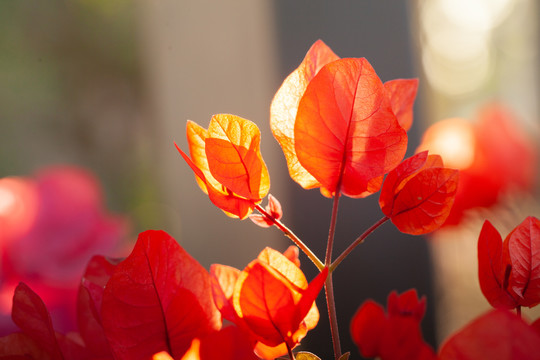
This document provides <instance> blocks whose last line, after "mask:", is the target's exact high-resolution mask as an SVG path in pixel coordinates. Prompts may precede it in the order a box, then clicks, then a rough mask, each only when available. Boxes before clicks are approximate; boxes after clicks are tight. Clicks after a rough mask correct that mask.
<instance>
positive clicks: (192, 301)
mask: <svg viewBox="0 0 540 360" xmlns="http://www.w3.org/2000/svg"><path fill="white" fill-rule="evenodd" d="M209 289H210V277H209V275H208V272H207V271H206V270H205V269H204V268H203V267H202V266H201V265H200V264H199V263H198V262H197V261H196V260H194V259H193V258H192V257H191V256H190V255H189V254H188V253H186V252H185V251H184V250H183V249H182V248H181V247H180V245H178V243H177V242H176V241H175V240H174V239H173V238H172V237H171V236H169V235H168V234H167V233H165V232H162V231H146V232H143V233H141V234H140V235H139V239H138V241H137V243H136V245H135V247H134V249H133V252H132V253H131V255H129V257H127V258H126V260H124V261H123V262H121V263H120V264H118V265H117V266H116V268H115V269H114V271H113V273H112V276H111V278H110V279H109V281H108V283H107V286H106V288H105V291H104V292H103V300H102V306H101V321H102V324H103V328H104V330H105V335H106V337H107V340H108V342H109V344H110V347H111V349H112V352H113V354H114V357H115V359H117V360H121V359H130V360H136V359H141V360H142V359H149V358H150V357H151V356H152V355H153V354H155V353H157V352H159V351H167V352H169V353H170V354H171V355H172V356H173V357H178V358H180V357H181V356H182V355H183V354H184V353H185V352H186V351H187V349H188V348H189V347H190V345H191V342H192V340H193V339H195V338H198V337H203V336H205V335H207V334H209V333H211V332H213V331H216V330H218V329H219V328H220V326H221V321H220V315H219V312H218V311H217V309H216V307H215V305H214V303H213V300H212V294H211V293H210V291H209Z"/></svg>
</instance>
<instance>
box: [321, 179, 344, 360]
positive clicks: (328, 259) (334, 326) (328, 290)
mask: <svg viewBox="0 0 540 360" xmlns="http://www.w3.org/2000/svg"><path fill="white" fill-rule="evenodd" d="M340 195H341V193H340V191H339V186H338V187H337V189H336V195H335V196H334V204H333V205H332V218H331V219H330V229H329V230H328V242H327V243H326V256H325V260H324V263H325V265H326V266H330V264H331V263H332V248H333V245H334V236H335V233H336V223H337V214H338V206H339V197H340ZM324 289H325V294H326V305H327V307H328V317H329V318H330V331H331V333H332V343H333V345H334V356H335V358H336V360H338V359H339V358H340V357H341V342H340V340H339V329H338V322H337V315H336V302H335V299H334V284H333V282H332V274H331V273H329V274H328V277H327V278H326V282H325V284H324Z"/></svg>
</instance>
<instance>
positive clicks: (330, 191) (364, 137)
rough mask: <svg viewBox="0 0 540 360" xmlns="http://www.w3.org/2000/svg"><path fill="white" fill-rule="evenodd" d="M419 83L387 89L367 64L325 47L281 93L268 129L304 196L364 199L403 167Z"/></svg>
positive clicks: (312, 52) (316, 49) (318, 47)
mask: <svg viewBox="0 0 540 360" xmlns="http://www.w3.org/2000/svg"><path fill="white" fill-rule="evenodd" d="M417 87H418V81H417V80H415V79H410V80H404V79H396V80H392V81H389V82H387V83H386V84H383V83H382V82H381V80H380V79H379V78H378V76H377V74H376V73H375V71H374V70H373V68H372V67H371V65H370V64H369V63H368V61H367V60H366V59H339V57H338V56H337V55H335V54H334V53H333V52H332V50H330V48H328V47H327V46H326V45H325V44H324V43H323V42H322V41H320V40H319V41H317V42H316V43H315V44H313V46H312V47H311V48H310V49H309V51H308V53H307V54H306V57H305V58H304V60H303V62H302V63H301V64H300V66H299V67H298V68H297V69H296V70H295V71H294V72H293V73H292V74H291V75H289V77H287V79H285V81H284V82H283V84H282V86H281V87H280V89H279V90H278V92H277V93H276V95H275V97H274V99H273V101H272V106H271V114H270V125H271V128H272V132H273V134H274V137H275V138H276V139H277V141H278V142H279V144H280V145H281V147H282V149H283V152H284V154H285V158H286V160H287V165H288V167H289V173H290V175H291V177H292V179H293V180H295V181H296V182H297V183H299V184H300V185H301V186H302V187H304V188H305V189H312V188H317V187H318V188H320V190H321V193H322V194H323V195H325V196H328V197H331V196H333V195H335V193H336V192H341V193H343V194H345V195H347V196H350V197H364V196H367V195H369V194H372V193H373V192H376V191H378V190H379V188H380V186H381V184H382V179H383V176H384V174H385V173H387V172H388V171H390V170H392V169H393V168H394V167H395V166H397V165H398V164H399V162H400V161H401V159H402V158H403V156H404V155H405V150H406V147H407V134H406V130H407V129H408V128H409V127H410V126H411V123H412V106H413V102H414V98H415V96H416V90H417Z"/></svg>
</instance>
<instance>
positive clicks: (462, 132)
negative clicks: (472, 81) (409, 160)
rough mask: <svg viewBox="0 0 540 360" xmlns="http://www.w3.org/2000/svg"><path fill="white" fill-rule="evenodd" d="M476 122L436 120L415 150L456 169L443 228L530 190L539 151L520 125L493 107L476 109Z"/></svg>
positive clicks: (494, 105)
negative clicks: (454, 187) (452, 199)
mask: <svg viewBox="0 0 540 360" xmlns="http://www.w3.org/2000/svg"><path fill="white" fill-rule="evenodd" d="M476 118H477V119H476V121H470V120H466V119H460V118H452V119H446V120H443V121H439V122H436V123H435V124H433V125H432V126H430V127H429V128H428V129H427V130H426V132H425V133H424V136H423V139H422V143H421V145H420V146H419V148H418V150H429V151H430V152H433V153H437V154H440V155H441V157H442V158H443V160H444V163H445V164H446V165H447V166H450V167H452V168H455V169H458V170H460V182H459V187H458V191H457V193H456V200H455V202H454V206H453V207H452V210H451V212H450V215H449V217H448V219H447V220H446V222H445V225H456V224H459V222H460V221H461V219H462V218H463V215H464V213H465V212H466V211H468V210H470V209H473V208H477V207H489V206H493V205H494V204H496V203H497V201H498V200H499V198H500V196H501V195H502V194H506V193H511V192H515V191H521V192H524V191H525V192H527V191H531V190H533V189H534V184H535V177H536V175H537V173H538V157H537V150H538V149H537V145H536V144H534V143H533V141H532V139H530V138H529V137H528V136H527V134H526V133H525V131H524V129H522V128H520V127H519V119H517V118H516V116H515V115H514V114H512V113H511V111H509V110H508V109H507V108H506V107H504V106H503V105H501V104H497V103H493V104H488V105H486V106H484V107H483V108H481V109H480V111H479V113H478V115H477V117H476ZM494 174H496V176H494Z"/></svg>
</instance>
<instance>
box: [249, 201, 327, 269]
mask: <svg viewBox="0 0 540 360" xmlns="http://www.w3.org/2000/svg"><path fill="white" fill-rule="evenodd" d="M255 209H257V211H259V212H260V213H261V214H262V215H263V216H264V217H266V218H267V219H268V220H270V221H272V222H273V223H274V225H275V226H276V227H277V228H278V229H280V230H281V231H282V232H283V233H284V234H285V236H287V237H288V238H289V239H291V240H292V241H293V242H294V244H295V245H296V246H298V247H299V248H300V250H302V251H303V252H304V254H306V255H307V257H308V258H309V259H310V260H311V261H312V262H313V263H314V264H315V266H316V267H317V268H318V269H319V271H322V270H323V269H324V264H323V263H322V261H321V260H320V259H319V258H318V257H317V255H315V254H314V253H313V252H312V251H311V249H310V248H308V247H307V245H306V244H304V243H303V242H302V240H300V238H298V236H296V235H295V234H294V233H293V232H292V231H291V230H290V229H289V228H288V227H286V226H285V225H284V224H283V223H282V222H281V221H279V220H277V219H275V218H274V217H273V216H272V215H270V214H269V213H268V212H267V211H266V210H265V209H263V208H262V207H261V206H260V205H255Z"/></svg>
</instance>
